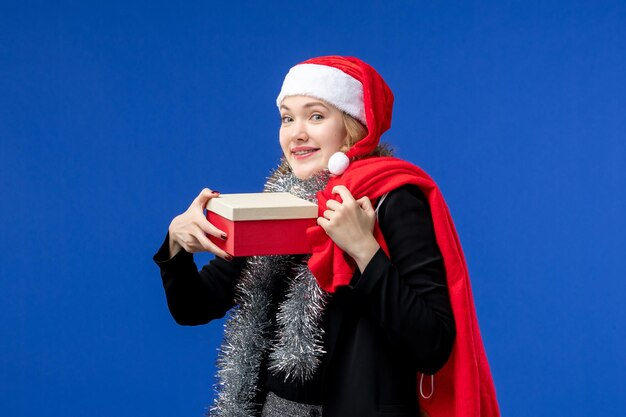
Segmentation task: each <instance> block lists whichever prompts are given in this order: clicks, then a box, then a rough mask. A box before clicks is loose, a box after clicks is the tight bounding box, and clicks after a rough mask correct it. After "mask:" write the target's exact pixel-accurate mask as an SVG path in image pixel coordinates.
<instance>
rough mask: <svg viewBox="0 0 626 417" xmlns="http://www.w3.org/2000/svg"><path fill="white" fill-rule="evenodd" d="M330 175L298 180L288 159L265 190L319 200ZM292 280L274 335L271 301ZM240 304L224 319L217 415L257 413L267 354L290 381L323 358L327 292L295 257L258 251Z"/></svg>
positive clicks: (242, 284) (245, 275) (239, 291)
mask: <svg viewBox="0 0 626 417" xmlns="http://www.w3.org/2000/svg"><path fill="white" fill-rule="evenodd" d="M329 178H330V174H329V173H328V171H323V172H321V173H319V174H317V175H315V176H313V177H312V178H310V179H307V180H300V179H298V178H297V177H296V176H295V175H293V173H292V172H291V170H290V169H289V167H288V165H287V164H286V163H284V162H283V164H282V165H281V166H280V167H279V168H278V169H277V170H276V171H274V172H273V173H272V175H271V176H270V177H269V179H268V180H267V182H266V184H265V187H264V192H289V193H291V194H293V195H296V196H298V197H300V198H304V199H306V200H308V201H311V202H314V203H317V197H316V194H317V192H318V191H320V190H322V189H324V187H325V186H326V184H327V183H328V180H329ZM283 280H288V289H287V294H286V297H285V299H284V301H283V302H281V303H280V305H279V306H278V311H277V313H276V324H277V331H276V335H272V334H270V333H271V331H270V327H271V321H272V320H271V319H272V318H271V317H270V314H271V305H272V299H273V297H274V295H275V294H274V292H275V290H276V287H277V285H278V284H280V283H281V282H282V281H283ZM235 294H236V295H235V304H236V305H237V307H235V308H234V309H233V310H232V312H231V314H230V317H229V319H228V320H227V322H226V324H225V331H224V341H223V342H222V346H221V348H220V353H219V356H218V362H217V366H218V372H217V377H218V381H219V382H218V384H217V387H216V388H217V398H216V400H215V403H214V404H213V407H211V409H210V410H209V416H213V417H218V416H219V417H250V416H254V415H255V412H256V409H257V407H258V406H259V404H255V398H256V395H257V392H258V383H259V380H258V379H259V372H260V371H261V366H262V365H261V364H262V363H263V362H264V360H265V359H266V358H268V360H269V370H270V372H273V373H279V372H282V373H283V374H284V375H285V380H288V379H289V380H301V381H302V380H306V379H307V378H310V377H311V376H312V375H313V374H314V372H315V370H316V369H317V367H318V366H319V365H320V363H321V356H322V355H323V354H324V353H325V352H324V349H323V346H322V336H323V329H322V328H321V318H322V315H323V312H324V306H325V303H326V297H327V293H325V292H324V291H323V290H322V289H321V288H320V287H319V286H318V285H317V281H316V280H315V277H314V276H313V274H311V272H310V271H309V269H308V267H307V265H306V258H305V259H304V260H302V258H301V257H296V256H253V257H250V258H249V259H248V261H247V264H246V266H245V267H244V269H243V271H242V274H241V277H240V280H239V282H238V284H237V287H236V291H235Z"/></svg>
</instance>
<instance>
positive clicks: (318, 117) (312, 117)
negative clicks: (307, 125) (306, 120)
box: [311, 113, 324, 120]
mask: <svg viewBox="0 0 626 417" xmlns="http://www.w3.org/2000/svg"><path fill="white" fill-rule="evenodd" d="M323 118H324V116H322V115H321V114H317V113H316V114H314V115H313V116H311V119H313V120H322V119H323Z"/></svg>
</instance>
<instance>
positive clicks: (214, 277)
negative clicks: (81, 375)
mask: <svg viewBox="0 0 626 417" xmlns="http://www.w3.org/2000/svg"><path fill="white" fill-rule="evenodd" d="M378 222H379V225H380V228H381V231H382V233H383V235H384V237H385V241H386V242H387V245H388V248H389V252H390V257H391V260H390V259H389V258H387V256H386V255H385V253H384V252H383V251H382V250H379V251H378V252H377V253H376V255H374V257H373V258H372V260H371V261H370V263H369V264H368V266H367V268H366V269H365V271H364V272H363V274H360V273H359V271H358V270H357V272H356V273H355V275H354V277H353V279H352V281H351V285H350V286H348V287H343V288H340V289H338V290H337V292H336V293H335V294H334V295H333V296H332V297H331V298H330V301H329V303H328V305H327V308H326V310H325V313H324V314H325V316H324V330H325V335H324V344H325V348H326V351H327V354H326V356H325V358H324V361H323V364H322V367H321V369H320V372H321V392H322V403H323V408H324V416H327V417H339V416H341V417H345V416H388V417H392V416H398V417H400V416H407V417H408V416H417V415H418V413H419V410H418V395H417V383H418V381H417V379H416V373H417V372H422V373H426V374H433V373H435V372H436V371H437V370H439V369H440V368H441V367H442V366H443V365H444V364H445V362H446V361H447V360H448V357H449V355H450V352H451V350H452V345H453V342H454V338H455V333H456V332H455V326H454V318H453V315H452V310H451V307H450V301H449V297H448V291H447V286H446V282H445V272H444V267H443V260H442V258H441V253H440V251H439V248H438V247H437V244H436V241H435V236H434V231H433V224H432V220H431V216H430V209H429V206H428V203H427V201H426V199H425V197H424V195H423V194H422V193H421V191H420V190H419V189H418V188H417V187H416V186H412V185H408V186H403V187H400V188H398V189H396V190H394V191H392V192H390V193H389V195H388V196H387V198H386V199H385V200H384V201H383V202H382V204H381V205H380V208H379V211H378ZM168 255H169V253H168V241H167V238H166V240H165V242H164V244H163V246H162V247H161V249H160V250H159V251H158V252H157V254H156V255H155V256H154V260H155V262H156V263H157V264H158V265H159V267H160V269H161V277H162V279H163V285H164V288H165V293H166V297H167V302H168V306H169V309H170V312H171V313H172V316H173V317H174V319H175V320H176V322H177V323H179V324H183V325H197V324H205V323H208V322H209V321H211V320H213V319H216V318H221V317H223V316H224V314H225V313H226V312H227V311H228V310H229V309H230V308H231V307H232V306H233V295H234V286H235V284H236V282H237V279H238V276H239V271H240V270H241V268H242V267H243V265H244V263H245V259H244V258H235V259H234V260H233V261H232V262H226V261H224V260H221V259H218V258H216V259H214V260H212V261H211V262H210V263H209V264H208V265H205V266H204V267H203V268H202V269H201V270H200V271H198V270H197V268H196V265H195V263H194V262H193V256H192V255H191V254H189V253H187V252H185V251H184V250H183V251H181V252H179V253H178V254H177V255H176V256H174V257H173V258H172V259H169V260H168V259H167V257H168ZM263 388H264V387H261V392H263V391H262V390H263ZM276 394H278V395H281V394H282V396H284V397H286V398H288V399H291V400H293V401H301V400H302V399H301V398H289V396H292V394H291V393H289V392H287V393H281V392H277V393H276ZM285 394H287V395H285Z"/></svg>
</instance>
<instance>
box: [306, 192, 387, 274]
mask: <svg viewBox="0 0 626 417" xmlns="http://www.w3.org/2000/svg"><path fill="white" fill-rule="evenodd" d="M332 193H333V194H339V196H340V197H341V199H342V201H343V202H342V203H340V202H339V201H336V200H328V202H327V203H326V208H327V210H325V211H324V213H323V217H318V218H317V224H318V225H320V226H321V227H322V228H323V229H324V230H325V231H326V233H327V234H328V236H330V238H331V239H332V240H333V242H335V244H337V246H339V247H340V248H341V249H343V250H344V251H345V252H346V253H347V254H348V255H350V256H351V257H352V258H353V259H354V260H355V261H356V263H357V265H358V266H359V269H360V270H361V272H363V271H364V270H365V267H366V266H367V264H368V263H369V261H370V260H371V259H372V257H373V256H374V255H375V254H376V252H377V251H378V249H379V248H380V246H379V245H378V242H376V239H375V238H374V233H373V232H374V224H375V223H376V212H375V211H374V207H372V202H371V201H370V199H369V198H367V197H363V198H359V199H358V200H355V199H354V197H353V196H352V194H351V193H350V191H349V190H348V189H347V188H346V187H345V186H343V185H337V186H335V187H333V189H332Z"/></svg>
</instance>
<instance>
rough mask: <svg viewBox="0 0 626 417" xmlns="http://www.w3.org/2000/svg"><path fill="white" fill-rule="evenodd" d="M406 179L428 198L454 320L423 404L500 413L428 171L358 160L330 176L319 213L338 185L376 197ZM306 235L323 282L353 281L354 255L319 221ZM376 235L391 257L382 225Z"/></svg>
mask: <svg viewBox="0 0 626 417" xmlns="http://www.w3.org/2000/svg"><path fill="white" fill-rule="evenodd" d="M406 184H414V185H417V186H418V187H419V188H420V190H421V191H422V192H423V193H424V195H425V196H426V198H427V199H428V203H429V205H430V209H431V213H432V220H433V224H434V229H435V237H436V240H437V244H438V245H439V249H440V250H441V254H442V256H443V260H444V265H445V270H446V278H447V282H448V291H449V294H450V302H451V305H452V310H453V313H454V319H455V323H456V341H455V345H454V348H453V350H452V354H451V356H450V359H449V360H448V362H447V363H446V365H445V366H444V367H443V368H442V369H441V370H440V371H439V372H438V373H437V374H436V375H435V380H436V383H435V391H434V394H433V395H432V397H430V398H429V399H422V398H420V406H421V407H422V408H423V409H424V410H425V411H426V412H427V413H428V414H429V415H430V417H497V416H499V415H500V412H499V409H498V403H497V400H496V393H495V387H494V385H493V381H492V378H491V373H490V371H489V364H488V363H487V357H486V355H485V351H484V348H483V344H482V340H481V337H480V331H479V328H478V321H477V319H476V312H475V309H474V301H473V297H472V292H471V288H470V281H469V275H468V272H467V266H466V263H465V258H464V256H463V251H462V249H461V244H460V242H459V238H458V236H457V234H456V230H455V228H454V224H453V223H452V218H451V216H450V212H449V210H448V207H447V205H446V203H445V201H444V199H443V196H442V195H441V192H440V191H439V188H438V187H437V185H436V184H435V182H434V181H433V180H432V179H431V178H430V177H429V176H428V174H426V173H425V172H424V171H422V170H421V169H420V168H418V167H416V166H415V165H412V164H410V163H408V162H405V161H402V160H400V159H397V158H393V157H379V158H368V159H362V160H359V161H354V162H352V163H351V164H350V167H349V168H348V170H347V171H346V172H345V173H344V174H343V175H341V176H339V177H334V178H332V179H331V180H330V181H329V183H328V185H327V187H326V188H325V189H324V190H323V191H321V192H319V193H318V195H317V198H318V206H319V215H320V216H321V215H322V213H323V211H324V210H325V209H326V202H327V201H328V200H329V199H335V198H338V197H336V196H335V195H333V194H331V190H332V189H333V187H334V186H336V185H344V186H346V188H348V190H350V192H351V193H352V195H353V196H354V198H355V199H359V198H361V197H364V196H367V197H369V198H370V199H371V200H375V199H378V198H379V197H381V196H382V195H384V194H385V193H388V192H390V191H392V190H394V189H396V188H398V187H400V186H402V185H406ZM307 235H308V238H309V243H310V244H311V248H312V252H313V254H312V256H311V258H310V260H309V263H308V265H309V269H310V270H311V272H312V273H313V275H314V276H315V277H316V279H317V281H318V283H319V285H320V287H322V288H323V289H324V290H326V291H329V292H334V291H335V290H336V289H337V287H339V286H343V285H347V284H349V282H350V280H351V278H352V276H353V274H354V270H355V267H356V265H355V263H354V261H353V260H352V258H350V257H349V256H348V255H347V254H345V253H344V252H343V251H342V250H341V249H340V248H339V247H338V246H337V245H335V243H334V242H333V241H332V240H331V239H330V237H328V235H327V234H326V232H325V231H324V229H322V228H321V227H320V226H314V227H311V228H309V230H308V231H307ZM374 237H375V238H376V240H377V241H378V243H379V245H380V246H381V248H383V250H384V251H385V253H386V254H387V256H389V253H388V250H387V245H386V244H385V240H384V238H383V235H382V233H381V231H380V228H379V227H378V224H376V225H375V229H374ZM426 391H428V390H426ZM418 396H419V393H418Z"/></svg>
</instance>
